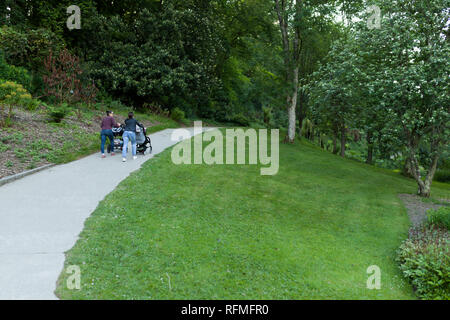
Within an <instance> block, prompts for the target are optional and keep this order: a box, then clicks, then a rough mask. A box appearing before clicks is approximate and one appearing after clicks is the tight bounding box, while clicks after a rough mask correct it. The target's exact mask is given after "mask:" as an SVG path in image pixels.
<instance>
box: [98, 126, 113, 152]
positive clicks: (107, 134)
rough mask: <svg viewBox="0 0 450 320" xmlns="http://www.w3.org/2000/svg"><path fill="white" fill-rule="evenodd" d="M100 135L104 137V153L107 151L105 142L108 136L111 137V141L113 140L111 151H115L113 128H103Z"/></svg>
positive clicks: (102, 147)
mask: <svg viewBox="0 0 450 320" xmlns="http://www.w3.org/2000/svg"><path fill="white" fill-rule="evenodd" d="M100 136H101V139H102V144H101V147H100V149H101V151H102V153H105V143H106V137H108V138H109V141H110V142H111V152H114V135H113V132H112V130H111V129H109V130H102V131H101V132H100Z"/></svg>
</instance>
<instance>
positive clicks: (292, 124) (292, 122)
mask: <svg viewBox="0 0 450 320" xmlns="http://www.w3.org/2000/svg"><path fill="white" fill-rule="evenodd" d="M297 97H298V67H295V68H294V74H293V92H292V96H291V99H290V103H291V104H290V106H289V110H288V114H289V127H288V137H287V139H288V142H290V143H293V142H294V139H295V128H296V112H295V108H296V107H297Z"/></svg>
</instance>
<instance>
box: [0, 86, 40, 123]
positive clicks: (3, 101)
mask: <svg viewBox="0 0 450 320" xmlns="http://www.w3.org/2000/svg"><path fill="white" fill-rule="evenodd" d="M38 105H39V103H38V101H37V100H34V99H33V98H32V97H31V94H29V93H28V91H27V90H26V89H25V88H24V87H23V86H22V85H21V84H18V83H15V82H13V81H5V80H0V124H1V125H3V126H4V125H9V124H10V123H11V118H12V110H13V107H14V106H19V107H24V108H26V109H28V110H34V109H36V108H37V106H38ZM5 108H7V113H6V116H4V115H3V113H4V109H5Z"/></svg>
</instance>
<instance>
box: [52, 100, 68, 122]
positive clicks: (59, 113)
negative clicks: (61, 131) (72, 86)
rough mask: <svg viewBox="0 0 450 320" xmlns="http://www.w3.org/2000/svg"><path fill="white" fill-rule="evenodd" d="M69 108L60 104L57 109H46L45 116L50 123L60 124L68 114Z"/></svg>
mask: <svg viewBox="0 0 450 320" xmlns="http://www.w3.org/2000/svg"><path fill="white" fill-rule="evenodd" d="M69 111H70V110H69V108H68V107H67V105H66V104H62V105H61V106H59V107H50V106H49V107H48V108H47V115H48V116H49V118H50V121H51V122H55V123H60V122H61V121H62V120H63V119H64V118H65V117H66V116H67V115H68V114H69Z"/></svg>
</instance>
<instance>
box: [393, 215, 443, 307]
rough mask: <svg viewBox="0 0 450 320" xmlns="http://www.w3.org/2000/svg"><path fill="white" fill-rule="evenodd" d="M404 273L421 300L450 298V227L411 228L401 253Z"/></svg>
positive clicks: (399, 260) (427, 226)
mask: <svg viewBox="0 0 450 320" xmlns="http://www.w3.org/2000/svg"><path fill="white" fill-rule="evenodd" d="M397 259H398V262H399V263H400V269H401V270H402V272H403V274H404V276H405V277H406V278H408V279H409V280H410V281H411V283H412V285H413V286H414V288H415V290H416V293H417V295H418V296H419V297H420V298H422V299H436V300H448V299H450V241H449V233H448V230H446V229H444V228H439V227H437V226H435V225H432V224H431V225H422V226H419V227H415V228H412V229H411V230H410V232H409V237H408V239H407V240H406V241H405V242H403V244H402V245H401V247H400V249H399V252H398V257H397Z"/></svg>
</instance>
